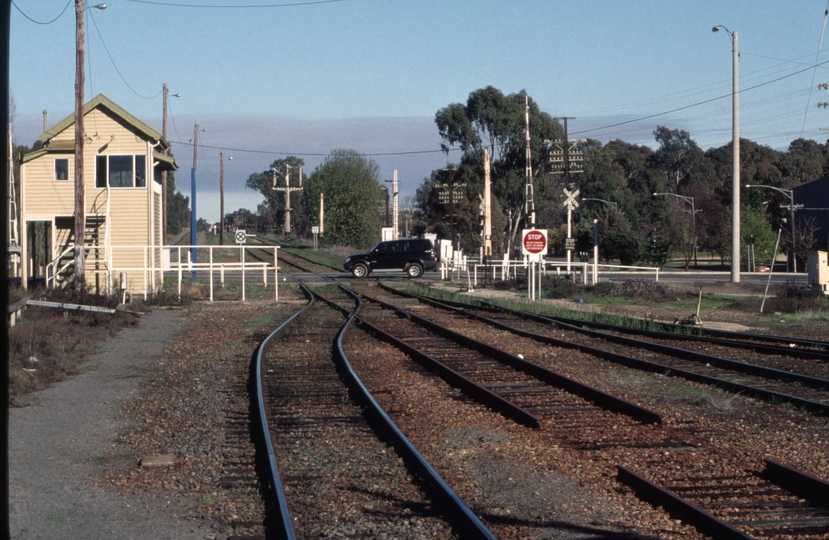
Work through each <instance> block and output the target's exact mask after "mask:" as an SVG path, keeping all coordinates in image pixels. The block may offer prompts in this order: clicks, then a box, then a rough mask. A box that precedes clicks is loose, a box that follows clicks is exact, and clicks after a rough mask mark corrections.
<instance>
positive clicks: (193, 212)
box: [190, 123, 199, 281]
mask: <svg viewBox="0 0 829 540" xmlns="http://www.w3.org/2000/svg"><path fill="white" fill-rule="evenodd" d="M198 162H199V124H198V123H196V125H195V127H194V128H193V168H192V169H191V170H190V246H191V247H190V260H191V261H192V263H193V264H195V263H196V262H197V252H196V244H197V243H198V239H199V237H198V233H196V223H197V221H196V166H197V165H198ZM196 277H197V275H196V269H195V267H193V280H194V281H195V279H196Z"/></svg>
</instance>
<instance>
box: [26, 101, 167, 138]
mask: <svg viewBox="0 0 829 540" xmlns="http://www.w3.org/2000/svg"><path fill="white" fill-rule="evenodd" d="M98 108H102V109H107V110H108V111H109V112H111V113H112V114H114V115H115V116H117V117H118V118H120V119H121V120H122V121H123V122H124V123H125V124H127V125H128V126H130V127H132V128H133V129H135V130H136V131H137V132H139V133H141V134H142V135H144V137H146V138H147V139H150V140H152V141H153V142H158V141H161V133H159V132H157V131H156V130H154V129H153V128H151V127H150V126H148V125H147V124H145V123H144V122H142V121H141V120H139V119H138V118H136V117H134V116H133V115H131V114H130V113H128V112H127V111H126V110H124V109H122V108H121V107H119V106H118V105H116V104H115V102H114V101H112V100H111V99H109V98H108V97H106V96H105V95H103V94H98V95H97V96H95V97H94V98H92V99H91V100H90V101H88V102H87V104H86V105H84V107H83V115H84V117H85V116H86V115H87V114H89V113H90V112H91V111H93V110H94V109H98ZM74 124H75V113H72V114H70V115H69V116H67V117H66V118H64V119H63V120H61V121H60V122H58V123H57V124H55V125H54V126H53V127H52V129H49V130H47V131H45V132H44V133H43V134H42V135H41V136H40V140H41V142H43V143H44V144H45V143H47V142H48V141H49V140H51V139H52V138H54V137H56V136H57V135H58V134H60V133H62V132H63V131H65V130H66V129H68V128H69V127H71V126H73V125H74ZM163 146H165V147H167V146H168V144H167V141H164V142H163Z"/></svg>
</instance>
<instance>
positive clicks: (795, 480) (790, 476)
mask: <svg viewBox="0 0 829 540" xmlns="http://www.w3.org/2000/svg"><path fill="white" fill-rule="evenodd" d="M765 463H766V468H765V470H764V471H763V472H762V473H760V474H759V475H758V476H759V477H760V478H762V479H764V480H766V481H767V482H769V483H771V484H773V485H775V486H777V487H778V488H781V489H783V490H785V491H788V492H789V493H790V494H791V495H793V496H794V497H797V498H800V499H806V500H808V501H809V502H810V504H811V506H812V507H814V508H821V509H829V483H827V482H826V481H824V480H822V479H820V478H817V477H814V476H811V475H809V474H806V473H804V472H802V471H798V470H797V469H794V468H793V467H790V466H788V465H784V464H782V463H780V462H777V461H774V460H772V459H766V460H765ZM617 470H618V476H617V478H618V480H619V481H620V482H622V483H624V484H626V485H628V486H630V487H631V488H632V489H633V490H634V491H635V492H636V494H637V495H638V496H639V497H640V498H641V499H643V500H645V501H647V502H649V503H650V504H652V505H654V506H661V507H663V508H664V509H665V510H666V511H667V512H668V513H669V514H671V516H672V517H674V518H678V519H682V520H684V521H686V522H688V523H690V524H691V525H693V526H694V527H696V528H697V530H699V531H700V532H701V533H703V534H707V535H710V536H713V537H714V538H717V539H720V538H722V539H725V540H753V539H754V538H755V537H754V536H752V535H749V534H748V533H745V532H743V531H741V530H739V529H737V528H736V527H735V526H734V525H746V526H748V527H753V528H758V527H768V526H770V525H781V524H785V525H786V526H788V527H791V526H793V525H796V524H797V523H798V521H800V522H801V523H803V524H804V525H805V526H806V527H807V528H809V527H813V526H814V525H813V523H814V520H815V516H811V517H806V518H800V519H798V518H794V519H784V518H785V510H782V511H780V513H778V512H775V519H774V520H771V521H765V520H751V521H732V522H731V523H729V522H728V521H725V520H722V519H720V518H717V517H715V516H714V515H712V514H711V513H709V512H708V511H707V510H705V509H704V508H701V507H700V506H697V505H695V504H694V503H692V502H691V501H689V500H687V499H686V498H684V497H681V496H679V495H677V494H676V493H674V491H675V490H676V489H680V488H674V489H673V490H672V489H667V488H665V487H663V486H660V485H658V484H656V483H654V482H652V481H650V480H648V479H646V478H645V477H644V476H642V475H640V474H637V473H635V472H634V471H632V470H631V469H629V468H627V467H624V466H622V465H617ZM746 495H748V494H746ZM708 496H709V497H710V496H712V495H710V494H709V495H708ZM729 496H734V493H733V492H732V493H730V494H729ZM767 502H768V501H763V503H761V504H763V505H764V506H765V503H767ZM778 504H781V505H782V504H783V502H782V501H778ZM750 505H751V503H748V504H747V505H746V506H745V507H744V513H750V512H752V510H751V506H750ZM796 508H797V510H796V511H795V512H800V511H802V510H803V508H802V507H801V505H800V504H797V505H796ZM792 513H794V512H792ZM817 519H818V520H820V522H823V523H825V522H826V521H827V519H826V517H825V516H820V517H817ZM796 533H797V531H796V530H790V531H789V534H796Z"/></svg>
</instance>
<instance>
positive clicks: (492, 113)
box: [435, 86, 563, 246]
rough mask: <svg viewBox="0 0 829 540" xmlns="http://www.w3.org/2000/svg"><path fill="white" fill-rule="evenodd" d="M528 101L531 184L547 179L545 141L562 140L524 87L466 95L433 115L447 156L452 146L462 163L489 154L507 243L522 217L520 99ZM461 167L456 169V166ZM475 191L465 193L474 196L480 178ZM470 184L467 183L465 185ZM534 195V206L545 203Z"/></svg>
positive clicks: (523, 164) (494, 193)
mask: <svg viewBox="0 0 829 540" xmlns="http://www.w3.org/2000/svg"><path fill="white" fill-rule="evenodd" d="M527 102H528V103H529V123H530V147H531V154H532V163H531V165H532V171H533V179H534V184H537V183H538V181H539V180H544V179H546V178H547V177H548V173H549V171H550V166H549V154H550V145H549V143H548V142H547V141H550V140H555V139H561V138H562V134H563V131H562V129H561V126H560V125H559V123H558V122H557V121H556V120H555V119H554V118H553V117H552V116H550V115H549V114H547V113H544V112H541V110H540V109H539V108H538V105H537V104H536V103H535V102H534V101H532V100H531V99H528V96H527V93H526V91H524V90H522V91H521V92H518V93H516V94H509V95H504V94H503V93H502V92H501V91H500V90H498V89H497V88H494V87H492V86H487V87H486V88H481V89H478V90H475V91H474V92H472V93H470V94H469V97H468V99H467V101H466V103H465V104H463V103H453V104H451V105H448V106H446V107H444V108H442V109H440V110H439V111H438V112H437V113H436V114H435V124H436V125H437V127H438V131H439V133H440V137H441V139H442V142H441V148H442V149H443V151H444V152H446V153H447V154H448V153H449V152H450V151H451V150H452V149H455V148H457V149H459V150H460V151H461V152H462V156H461V159H460V165H461V167H462V166H463V165H464V164H466V165H471V164H473V163H474V164H480V163H482V162H483V153H484V149H487V150H489V153H490V156H491V180H492V197H493V204H498V205H499V206H500V208H501V212H502V213H503V214H504V215H505V216H506V220H507V224H506V228H505V233H506V243H507V246H509V244H510V243H511V242H512V241H513V239H514V238H515V235H516V233H517V231H518V228H519V226H520V225H521V224H522V222H523V219H524V217H525V216H524V214H525V212H524V208H525V202H526V198H525V183H526V180H525V170H526V160H525V147H526V139H525V128H526V122H525V111H526V105H525V103H527ZM459 169H460V167H459ZM474 184H475V186H476V187H475V189H474V190H473V191H471V192H468V194H469V196H470V198H473V199H477V192H478V191H480V189H479V186H480V184H481V182H480V179H478V180H476V181H475V182H474ZM468 185H469V184H468ZM536 193H541V194H542V199H539V198H538V197H535V198H534V199H535V203H536V207H538V206H539V204H540V205H544V204H547V201H545V200H544V199H543V193H545V191H544V190H543V189H539V190H537V191H536Z"/></svg>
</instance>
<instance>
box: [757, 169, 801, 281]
mask: <svg viewBox="0 0 829 540" xmlns="http://www.w3.org/2000/svg"><path fill="white" fill-rule="evenodd" d="M746 187H747V188H766V189H773V190H774V191H779V192H780V193H782V194H783V195H785V196H786V197H787V198H788V199H789V214H790V216H789V217H791V220H792V222H791V224H790V225H789V231H790V232H789V234H791V241H792V245H791V249H790V250H789V252H790V253H789V254H790V256H791V258H792V269H793V270H794V273H795V274H796V273H797V257H795V254H794V231H795V227H794V211H795V210H797V208H798V206H795V204H794V190H791V189H783V188H779V187H774V186H767V185H764V184H746ZM800 206H802V205H800Z"/></svg>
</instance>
